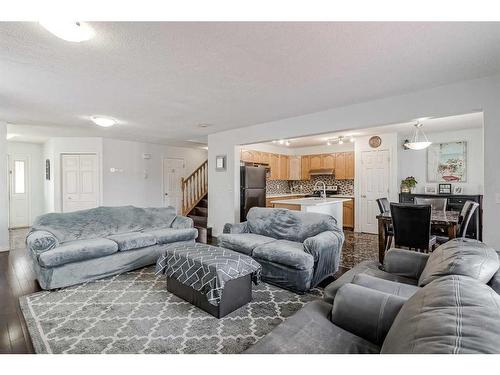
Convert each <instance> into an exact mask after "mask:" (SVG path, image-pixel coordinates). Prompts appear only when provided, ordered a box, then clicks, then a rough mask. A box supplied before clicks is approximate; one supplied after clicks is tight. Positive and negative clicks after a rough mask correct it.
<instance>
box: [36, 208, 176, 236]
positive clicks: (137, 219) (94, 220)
mask: <svg viewBox="0 0 500 375" xmlns="http://www.w3.org/2000/svg"><path fill="white" fill-rule="evenodd" d="M175 218H176V213H175V208H173V207H159V208H141V207H134V206H122V207H97V208H92V209H89V210H81V211H75V212H65V213H49V214H45V215H41V216H38V217H37V218H36V219H35V221H34V223H33V226H32V229H31V230H32V231H35V230H45V231H48V232H50V233H52V234H53V235H54V236H55V237H56V238H57V240H58V241H59V242H60V243H63V242H68V241H76V240H83V239H93V238H106V237H108V236H110V235H114V234H117V233H130V232H139V231H142V230H146V229H153V228H158V229H159V228H169V227H171V225H172V223H173V221H174V219H175Z"/></svg>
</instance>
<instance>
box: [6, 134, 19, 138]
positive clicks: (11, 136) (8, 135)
mask: <svg viewBox="0 0 500 375" xmlns="http://www.w3.org/2000/svg"><path fill="white" fill-rule="evenodd" d="M17 136H18V134H13V133H9V134H7V135H6V136H5V138H6V139H7V140H9V139H12V138H15V137H17Z"/></svg>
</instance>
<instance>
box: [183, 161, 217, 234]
mask: <svg viewBox="0 0 500 375" xmlns="http://www.w3.org/2000/svg"><path fill="white" fill-rule="evenodd" d="M181 188H182V214H183V215H184V216H187V217H190V218H191V219H193V222H194V227H195V228H197V229H198V241H199V242H203V243H208V242H209V241H210V240H211V238H212V228H209V227H208V226H207V219H208V160H205V161H204V162H203V163H202V164H201V165H200V166H199V167H198V168H196V169H195V170H194V172H193V173H191V174H190V175H189V176H188V177H187V178H183V179H182V182H181Z"/></svg>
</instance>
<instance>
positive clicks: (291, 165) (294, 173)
mask: <svg viewBox="0 0 500 375" xmlns="http://www.w3.org/2000/svg"><path fill="white" fill-rule="evenodd" d="M300 165H301V160H300V156H289V157H288V179H289V180H300V176H301V172H302V171H301V168H300Z"/></svg>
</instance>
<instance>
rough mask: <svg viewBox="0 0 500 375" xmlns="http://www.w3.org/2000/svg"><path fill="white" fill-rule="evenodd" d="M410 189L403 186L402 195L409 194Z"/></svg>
mask: <svg viewBox="0 0 500 375" xmlns="http://www.w3.org/2000/svg"><path fill="white" fill-rule="evenodd" d="M409 192H410V188H409V187H408V186H401V193H409Z"/></svg>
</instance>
